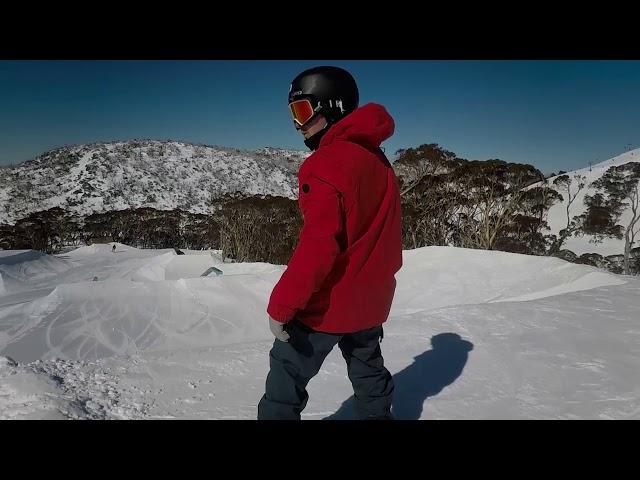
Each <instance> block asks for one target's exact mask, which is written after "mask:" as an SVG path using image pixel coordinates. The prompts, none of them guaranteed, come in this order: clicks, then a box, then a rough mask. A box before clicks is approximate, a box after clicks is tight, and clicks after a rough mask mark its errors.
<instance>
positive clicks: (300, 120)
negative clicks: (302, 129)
mask: <svg viewBox="0 0 640 480" xmlns="http://www.w3.org/2000/svg"><path fill="white" fill-rule="evenodd" d="M289 110H291V115H292V116H293V121H294V122H296V123H297V124H298V125H299V126H303V125H304V124H305V123H307V122H308V121H309V120H311V118H312V117H313V116H314V115H315V114H316V111H315V110H314V109H313V106H312V105H311V102H310V101H309V99H306V98H303V99H302V100H296V101H295V102H291V103H290V104H289Z"/></svg>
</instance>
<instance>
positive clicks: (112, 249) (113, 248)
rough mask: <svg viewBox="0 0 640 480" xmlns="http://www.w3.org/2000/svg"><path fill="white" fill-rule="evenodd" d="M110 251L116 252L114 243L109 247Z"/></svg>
mask: <svg viewBox="0 0 640 480" xmlns="http://www.w3.org/2000/svg"><path fill="white" fill-rule="evenodd" d="M111 251H112V252H113V253H116V246H115V245H114V246H113V247H111Z"/></svg>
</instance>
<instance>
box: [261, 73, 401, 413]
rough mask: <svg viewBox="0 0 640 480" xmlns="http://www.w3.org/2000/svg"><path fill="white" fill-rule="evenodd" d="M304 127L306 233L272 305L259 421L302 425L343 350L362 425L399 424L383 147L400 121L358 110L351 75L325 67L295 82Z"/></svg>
mask: <svg viewBox="0 0 640 480" xmlns="http://www.w3.org/2000/svg"><path fill="white" fill-rule="evenodd" d="M288 100H289V108H290V110H291V114H292V115H293V122H294V125H295V128H296V129H297V130H299V131H300V132H301V133H302V135H303V136H304V143H305V145H306V146H307V147H308V148H309V149H310V150H312V151H313V153H312V154H311V155H310V156H309V157H308V158H307V159H306V160H305V161H304V163H303V164H302V166H301V167H300V169H299V172H298V195H299V199H298V204H299V207H300V209H301V211H302V214H303V218H304V226H303V229H302V231H301V233H300V236H299V241H298V245H297V246H296V249H295V252H294V253H293V255H292V257H291V259H290V261H289V263H288V265H287V268H286V270H285V272H284V273H283V274H282V276H281V278H280V280H279V281H278V283H277V284H276V285H275V287H274V289H273V291H272V292H271V296H270V299H269V304H268V307H267V313H268V314H269V319H268V320H269V326H270V329H271V331H272V333H273V334H274V336H275V337H276V339H275V341H274V343H273V347H272V349H271V351H270V353H269V360H270V362H269V363H270V371H269V374H268V375H267V379H266V388H265V393H264V395H263V396H262V398H261V400H260V403H259V405H258V419H260V420H268V419H295V420H299V419H300V414H301V412H302V410H303V409H304V408H305V406H306V404H307V400H308V394H307V391H306V386H307V384H308V382H309V381H310V380H311V378H313V377H314V376H315V375H316V374H317V373H318V371H319V370H320V367H321V366H322V363H323V362H324V360H325V358H326V356H327V355H328V354H329V352H331V350H332V349H333V348H334V347H335V345H336V344H337V345H338V347H339V348H340V350H341V351H342V355H343V357H344V359H345V361H346V364H347V373H348V376H349V379H350V380H351V383H352V385H353V389H354V397H355V405H356V413H357V416H358V418H360V419H392V418H393V415H392V413H391V400H392V395H393V389H394V386H393V379H392V377H391V374H390V373H389V371H388V370H387V369H386V368H385V367H384V360H383V357H382V352H381V349H380V342H381V340H382V336H383V329H382V324H383V323H384V322H385V321H386V320H387V317H388V315H389V310H390V308H391V303H392V301H393V296H394V292H395V287H396V280H395V277H394V275H395V273H396V272H397V271H398V270H399V269H400V267H401V266H402V242H401V211H400V193H399V187H398V180H397V178H396V176H395V173H394V171H393V168H392V166H391V164H390V163H389V161H388V160H387V158H386V156H385V154H384V152H383V150H382V149H381V148H380V145H381V143H382V142H383V141H384V140H386V139H387V138H389V137H390V136H391V135H392V134H393V132H394V128H395V125H394V121H393V119H392V118H391V116H390V115H389V113H388V112H387V111H386V109H385V108H384V107H383V106H381V105H379V104H375V103H369V104H366V105H364V106H362V107H358V102H359V93H358V87H357V85H356V82H355V80H354V78H353V77H352V76H351V74H350V73H349V72H347V71H346V70H343V69H341V68H337V67H329V66H322V67H316V68H312V69H309V70H306V71H304V72H302V73H301V74H299V75H298V76H297V77H296V78H295V79H294V80H293V82H292V83H291V88H290V90H289V99H288Z"/></svg>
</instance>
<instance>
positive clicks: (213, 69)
mask: <svg viewBox="0 0 640 480" xmlns="http://www.w3.org/2000/svg"><path fill="white" fill-rule="evenodd" d="M320 64H330V65H338V66H341V67H344V68H347V69H348V70H349V71H351V72H352V74H353V75H354V77H355V78H356V80H357V82H358V84H359V87H360V99H361V104H364V103H367V102H371V101H373V102H378V103H381V104H383V105H385V106H386V107H387V109H388V110H389V112H390V113H391V114H392V116H393V117H394V119H395V121H396V133H395V135H394V136H393V137H392V138H391V139H389V140H388V141H387V142H385V145H384V146H385V148H386V151H387V153H393V152H395V151H396V150H398V149H399V148H407V147H414V146H418V145H420V144H422V143H438V144H440V145H442V146H443V147H444V148H446V149H448V150H451V151H453V152H455V153H457V154H458V155H459V156H461V157H464V158H467V159H479V160H484V159H489V158H500V159H503V160H507V161H513V162H523V163H530V164H533V165H535V166H536V167H538V168H540V169H541V170H543V171H545V172H550V171H552V170H553V171H557V170H559V169H563V170H571V169H574V168H580V167H583V166H586V165H588V163H589V162H590V161H591V162H593V163H596V162H597V161H602V160H605V159H606V158H610V157H612V156H615V155H617V154H619V153H622V152H623V151H625V149H626V148H627V147H628V146H629V145H630V146H631V147H632V148H638V147H640V61H560V60H554V61H505V60H503V61H428V60H416V61H407V60H402V61H400V60H397V61H387V60H379V61H333V60H331V59H326V60H301V61H294V60H288V61H272V60H264V61H246V60H242V61H240V60H238V61H218V60H211V61H134V60H129V61H105V60H98V61H0V164H8V163H18V162H21V161H24V160H28V159H30V158H33V157H35V156H36V155H38V154H40V153H42V152H44V151H46V150H48V149H51V148H55V147H57V146H61V145H65V144H66V145H68V144H80V143H90V142H95V141H109V140H125V139H130V138H154V139H168V138H170V139H173V140H183V141H190V142H201V143H207V144H214V145H224V146H230V147H239V148H260V147H263V146H274V147H285V148H296V149H301V150H302V149H304V148H305V147H304V144H303V143H302V139H301V137H300V136H299V134H298V133H297V132H296V131H295V130H294V129H293V127H292V122H291V120H290V117H289V113H288V109H287V103H286V98H287V93H288V90H289V83H290V81H291V79H292V78H293V77H294V76H295V75H296V74H297V73H299V72H300V71H302V70H303V69H305V68H308V67H310V66H314V65H320Z"/></svg>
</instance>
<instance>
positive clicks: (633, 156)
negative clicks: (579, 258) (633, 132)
mask: <svg viewBox="0 0 640 480" xmlns="http://www.w3.org/2000/svg"><path fill="white" fill-rule="evenodd" d="M629 162H640V149H636V150H631V151H628V152H625V153H623V154H622V155H618V156H617V157H613V158H610V159H609V160H605V161H604V162H601V163H598V164H596V165H593V166H592V167H591V168H589V167H586V168H582V169H580V170H574V171H572V172H568V173H567V174H566V175H568V176H569V177H570V178H571V179H572V183H573V186H572V193H573V192H575V191H576V185H577V184H578V183H580V182H579V181H578V180H576V179H577V177H580V176H582V177H584V183H585V188H583V189H582V190H581V191H580V192H579V193H578V195H577V196H576V198H575V200H574V201H573V203H572V204H571V207H570V216H571V217H573V216H574V215H580V214H582V213H584V212H585V210H586V206H585V204H584V197H585V195H593V194H594V193H595V189H594V188H593V187H590V185H591V184H592V183H593V182H594V181H596V180H597V179H599V178H601V177H602V176H603V175H604V174H605V173H606V172H607V170H608V169H609V168H611V167H613V166H617V165H624V164H627V163H629ZM557 177H558V176H555V177H549V178H548V179H547V181H548V182H549V185H550V186H551V187H552V188H554V189H555V190H556V191H558V193H560V194H562V196H563V197H564V200H563V201H562V202H558V203H556V204H555V205H554V206H552V207H551V209H550V210H549V220H548V223H549V227H550V229H551V232H550V233H554V234H556V235H557V234H558V233H559V232H560V230H562V229H563V228H565V227H566V226H567V202H568V200H567V194H566V192H563V191H562V190H561V189H558V188H556V187H553V181H554V180H555V179H556V178H557ZM536 185H539V184H536ZM630 214H631V212H630V209H627V210H626V211H625V212H624V213H623V214H622V217H621V218H620V221H619V222H618V223H619V224H621V225H627V223H628V221H629V218H630ZM635 246H637V245H634V247H635ZM563 248H567V249H569V250H571V251H572V252H574V253H575V254H577V255H581V254H583V253H597V254H600V255H602V256H607V255H619V254H622V253H623V252H624V239H622V240H618V239H615V238H608V239H605V240H604V242H603V243H601V244H599V245H594V244H592V243H589V237H586V236H585V237H569V238H568V239H567V241H566V242H565V244H564V246H563Z"/></svg>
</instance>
